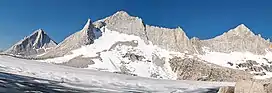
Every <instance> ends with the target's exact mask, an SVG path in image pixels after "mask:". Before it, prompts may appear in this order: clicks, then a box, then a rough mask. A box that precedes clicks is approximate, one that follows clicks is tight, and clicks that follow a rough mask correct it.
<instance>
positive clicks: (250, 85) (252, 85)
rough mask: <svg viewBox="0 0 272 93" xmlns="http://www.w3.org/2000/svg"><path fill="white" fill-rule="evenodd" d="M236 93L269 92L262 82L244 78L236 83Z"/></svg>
mask: <svg viewBox="0 0 272 93" xmlns="http://www.w3.org/2000/svg"><path fill="white" fill-rule="evenodd" d="M234 93H267V92H265V88H264V86H263V84H262V83H259V82H255V81H250V80H242V81H238V82H237V83H236V84H235V91H234Z"/></svg>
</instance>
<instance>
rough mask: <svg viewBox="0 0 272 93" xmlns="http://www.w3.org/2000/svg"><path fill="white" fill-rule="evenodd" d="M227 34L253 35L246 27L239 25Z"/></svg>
mask: <svg viewBox="0 0 272 93" xmlns="http://www.w3.org/2000/svg"><path fill="white" fill-rule="evenodd" d="M227 33H232V34H235V35H255V34H254V33H253V32H252V31H251V30H250V29H249V28H248V27H247V26H246V25H244V24H240V25H238V26H237V27H235V28H234V29H231V30H230V31H228V32H227Z"/></svg>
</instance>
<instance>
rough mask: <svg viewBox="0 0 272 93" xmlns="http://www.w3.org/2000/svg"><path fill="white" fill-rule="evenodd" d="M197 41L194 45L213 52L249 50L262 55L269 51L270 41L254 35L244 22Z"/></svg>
mask: <svg viewBox="0 0 272 93" xmlns="http://www.w3.org/2000/svg"><path fill="white" fill-rule="evenodd" d="M198 42H199V43H198V44H197V45H196V46H200V47H208V48H209V49H210V51H213V52H223V53H230V52H251V53H253V54H259V55H264V54H266V52H267V51H271V48H270V45H271V42H270V41H269V40H265V39H264V38H262V37H261V35H260V34H259V35H255V34H254V33H253V32H252V31H251V30H250V29H248V28H247V27H246V26H245V25H244V24H241V25H239V26H237V27H236V28H234V29H231V30H230V31H228V32H226V33H224V34H222V35H220V36H217V37H215V38H212V39H208V40H200V41H198Z"/></svg>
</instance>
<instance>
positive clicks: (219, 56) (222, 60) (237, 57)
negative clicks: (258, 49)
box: [198, 52, 272, 79]
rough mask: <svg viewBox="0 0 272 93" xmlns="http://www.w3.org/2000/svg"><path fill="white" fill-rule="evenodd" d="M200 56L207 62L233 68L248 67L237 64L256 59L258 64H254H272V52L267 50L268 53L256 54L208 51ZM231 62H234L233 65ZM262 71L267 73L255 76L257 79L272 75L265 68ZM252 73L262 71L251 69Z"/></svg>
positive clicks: (259, 65) (241, 68) (260, 65)
mask: <svg viewBox="0 0 272 93" xmlns="http://www.w3.org/2000/svg"><path fill="white" fill-rule="evenodd" d="M198 57H199V58H201V59H202V60H205V61H207V62H210V63H213V64H217V65H220V66H223V67H228V68H232V69H238V70H245V69H248V68H246V67H237V65H239V64H241V63H246V62H247V61H248V60H252V61H256V64H254V65H253V66H256V67H262V66H266V65H267V66H268V67H269V66H270V67H271V63H270V62H272V53H271V52H267V53H266V55H255V54H252V53H250V52H245V53H242V52H232V53H220V52H206V54H205V55H198ZM229 63H232V64H233V65H232V66H231V65H230V64H229ZM261 72H264V73H266V74H265V75H263V76H258V75H256V76H254V78H255V79H267V78H271V77H272V72H270V71H267V70H263V71H261ZM250 73H260V72H256V71H251V72H250Z"/></svg>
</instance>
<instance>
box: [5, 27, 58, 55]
mask: <svg viewBox="0 0 272 93" xmlns="http://www.w3.org/2000/svg"><path fill="white" fill-rule="evenodd" d="M56 45H57V43H56V42H55V41H54V40H52V39H51V38H50V37H49V36H48V35H47V34H46V33H45V31H44V30H42V29H38V30H35V31H34V32H33V33H32V34H31V35H29V36H27V37H25V38H24V39H22V40H20V41H19V42H17V43H16V44H14V45H13V46H12V47H11V48H9V49H8V50H6V51H5V52H4V53H6V54H13V55H22V56H30V55H36V54H40V53H43V52H45V51H47V50H48V49H50V48H52V47H55V46H56Z"/></svg>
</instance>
